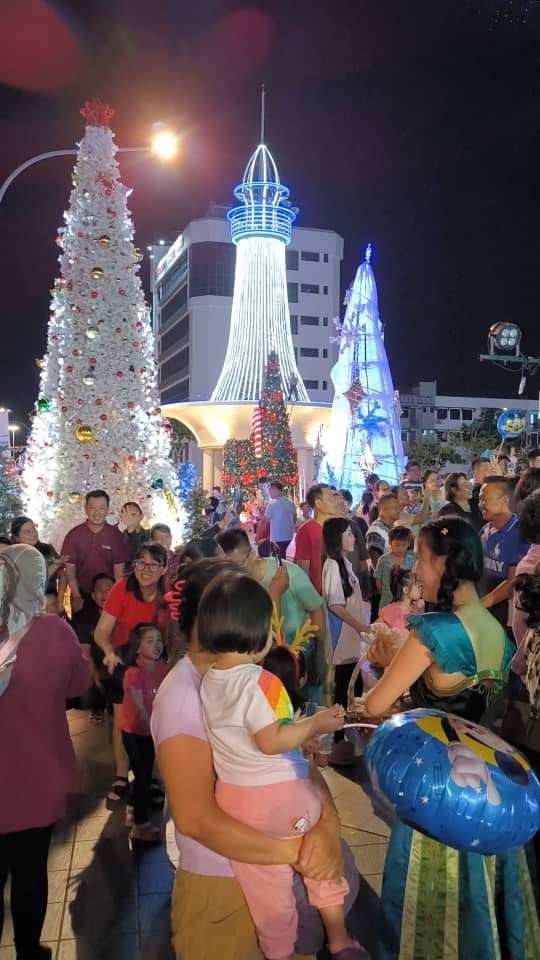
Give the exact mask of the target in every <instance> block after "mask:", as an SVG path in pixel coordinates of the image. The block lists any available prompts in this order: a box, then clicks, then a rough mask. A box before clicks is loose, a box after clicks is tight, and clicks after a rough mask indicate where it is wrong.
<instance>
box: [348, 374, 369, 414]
mask: <svg viewBox="0 0 540 960" xmlns="http://www.w3.org/2000/svg"><path fill="white" fill-rule="evenodd" d="M343 396H344V397H345V399H346V400H348V401H349V406H350V408H351V413H352V414H354V412H355V410H357V409H358V406H359V404H360V402H361V400H363V398H364V397H365V393H364V390H363V387H362V384H361V383H360V380H359V378H358V377H355V378H354V380H353V382H352V383H351V385H350V387H349V389H348V390H345V391H344V393H343Z"/></svg>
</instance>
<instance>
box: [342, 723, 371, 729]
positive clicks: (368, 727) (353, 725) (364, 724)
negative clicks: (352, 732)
mask: <svg viewBox="0 0 540 960" xmlns="http://www.w3.org/2000/svg"><path fill="white" fill-rule="evenodd" d="M350 727H364V728H365V729H366V730H377V729H378V727H379V724H378V723H346V724H345V726H344V727H343V729H344V730H348V729H349V728H350Z"/></svg>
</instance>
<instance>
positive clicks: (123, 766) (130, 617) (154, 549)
mask: <svg viewBox="0 0 540 960" xmlns="http://www.w3.org/2000/svg"><path fill="white" fill-rule="evenodd" d="M167 560H168V556H167V551H166V549H165V547H163V546H162V545H161V544H159V543H144V544H143V545H142V546H141V547H139V550H138V552H137V554H136V556H135V561H134V563H133V572H132V573H130V574H129V576H128V577H122V578H121V579H120V580H117V582H116V583H115V584H114V586H113V587H112V589H111V591H110V593H109V595H108V597H107V599H106V601H105V605H104V607H103V612H102V614H101V616H100V618H99V621H98V625H97V627H96V630H95V633H94V640H95V642H96V643H97V645H98V647H101V649H102V650H103V664H104V667H105V668H106V671H107V673H108V675H109V676H107V674H106V675H105V677H104V678H103V679H104V686H105V690H106V694H107V697H108V699H109V702H110V703H112V707H113V713H114V724H113V754H114V761H115V765H116V775H115V778H114V780H113V783H112V787H111V790H110V791H109V793H108V794H107V797H108V799H109V800H112V801H115V800H121V799H122V798H123V797H124V796H125V794H126V792H127V789H128V779H127V775H128V758H127V755H126V751H125V750H124V744H123V742H122V699H123V696H124V691H123V687H122V674H123V670H122V669H121V667H122V663H121V659H120V657H118V656H117V654H116V652H115V651H116V649H117V648H118V647H121V646H123V644H125V643H127V641H128V638H129V635H130V633H131V631H132V630H133V629H134V627H136V626H137V625H138V624H139V623H153V624H154V625H155V626H156V627H157V628H158V630H159V631H160V633H161V638H162V640H163V645H164V646H166V641H167V627H168V622H169V608H168V606H167V604H166V603H165V601H164V599H163V597H164V594H165V589H166V588H165V570H166V567H167Z"/></svg>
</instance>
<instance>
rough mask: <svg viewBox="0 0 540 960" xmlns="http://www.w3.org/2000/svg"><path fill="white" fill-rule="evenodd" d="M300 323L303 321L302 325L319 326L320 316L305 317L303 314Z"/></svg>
mask: <svg viewBox="0 0 540 960" xmlns="http://www.w3.org/2000/svg"><path fill="white" fill-rule="evenodd" d="M300 323H301V324H302V326H304V327H318V326H319V318H318V317H305V316H302V317H300Z"/></svg>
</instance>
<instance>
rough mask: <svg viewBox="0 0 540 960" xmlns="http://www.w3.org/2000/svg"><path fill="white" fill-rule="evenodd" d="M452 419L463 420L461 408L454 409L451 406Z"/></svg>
mask: <svg viewBox="0 0 540 960" xmlns="http://www.w3.org/2000/svg"><path fill="white" fill-rule="evenodd" d="M450 419H451V420H461V410H457V409H456V408H454V409H452V408H450Z"/></svg>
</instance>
